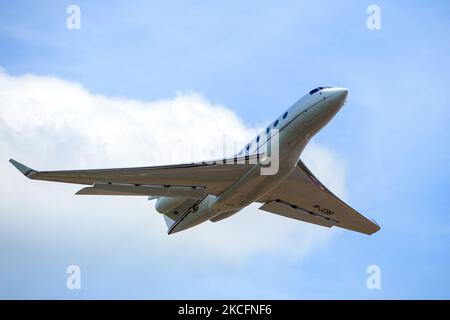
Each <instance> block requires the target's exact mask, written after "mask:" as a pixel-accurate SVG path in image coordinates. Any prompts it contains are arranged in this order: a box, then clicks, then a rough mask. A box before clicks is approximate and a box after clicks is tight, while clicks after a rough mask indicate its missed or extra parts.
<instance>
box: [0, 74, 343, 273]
mask: <svg viewBox="0 0 450 320" xmlns="http://www.w3.org/2000/svg"><path fill="white" fill-rule="evenodd" d="M253 133H254V129H252V128H246V127H245V125H244V124H243V123H242V122H241V121H240V120H239V119H238V117H237V116H236V114H235V113H234V112H233V111H231V110H230V109H228V108H226V107H224V106H222V105H220V104H216V103H212V102H210V101H209V100H208V99H207V98H206V97H205V96H203V95H201V94H198V93H193V92H188V93H180V94H178V95H176V96H175V97H173V98H170V99H164V100H157V101H148V102H146V101H138V100H132V99H126V98H117V97H107V96H103V95H95V94H92V93H90V92H89V91H88V90H86V89H85V88H84V87H82V86H81V85H80V84H77V83H73V82H69V81H65V80H62V79H58V78H55V77H45V76H36V75H24V76H18V77H15V76H11V75H9V74H7V73H6V72H4V71H3V72H0V139H1V140H0V154H1V156H2V157H1V159H3V160H2V161H1V163H0V174H1V176H2V177H3V178H2V185H1V188H0V195H1V199H2V202H1V204H0V206H1V207H0V221H1V222H0V229H1V232H2V233H3V234H4V236H3V237H7V240H8V242H9V243H10V244H11V243H18V242H20V241H22V240H23V239H31V240H32V241H30V243H29V246H40V248H41V249H42V247H45V246H46V245H48V246H50V247H51V248H53V249H54V250H56V251H57V250H59V249H57V247H56V245H55V243H54V242H55V241H57V242H58V243H59V245H61V246H65V247H69V248H73V247H77V246H78V247H79V248H78V249H79V250H83V252H84V253H83V254H84V256H89V257H91V256H92V257H97V258H98V257H99V256H101V257H102V259H103V260H102V261H107V260H108V259H110V260H114V259H116V258H117V257H118V256H120V255H121V254H122V253H123V251H122V250H128V249H129V247H132V248H133V249H134V250H137V251H138V252H140V254H149V253H150V252H151V254H152V255H154V254H157V255H158V256H159V257H162V258H163V259H165V261H170V260H171V259H176V258H175V257H174V254H173V253H174V252H175V253H176V255H177V257H179V256H183V257H189V258H190V259H191V258H192V257H197V258H195V259H194V260H195V261H192V260H190V261H189V264H195V263H209V262H208V261H211V259H213V260H220V261H222V262H228V263H230V264H231V265H235V266H239V265H241V262H242V261H246V260H247V259H248V258H250V257H252V256H254V255H261V254H263V255H273V256H277V257H281V258H284V259H301V258H303V257H304V256H305V255H307V254H308V253H309V252H310V251H311V250H315V249H319V248H321V247H322V246H323V245H324V244H326V243H327V240H328V239H329V237H330V236H331V235H332V233H333V231H332V230H329V229H325V228H321V227H316V226H312V225H308V224H304V223H302V222H298V221H294V220H290V219H286V218H282V217H279V216H275V215H271V214H267V213H262V212H261V211H259V210H257V206H256V205H252V206H250V207H249V208H246V209H245V210H243V211H242V212H240V213H239V214H237V215H235V216H233V217H232V218H230V219H227V220H225V221H223V222H219V223H215V224H212V223H209V222H208V223H205V224H203V225H201V226H199V227H196V228H195V229H191V230H187V231H185V232H182V233H179V234H175V235H172V236H167V235H166V230H165V225H164V223H163V219H162V217H160V215H159V214H158V213H156V211H155V210H154V208H153V205H154V203H153V202H152V203H148V202H147V200H146V199H145V198H144V197H136V198H112V197H76V196H73V193H74V192H75V191H77V190H78V188H79V187H77V186H76V185H75V186H74V185H64V184H53V183H47V182H37V181H29V180H27V179H25V178H24V177H23V176H21V175H20V174H19V173H18V172H16V171H15V169H14V168H13V167H12V166H10V164H9V163H8V162H7V160H8V159H9V158H10V157H13V158H16V159H18V160H19V161H23V162H24V163H25V164H27V165H30V166H31V167H35V168H36V169H68V168H87V167H90V168H92V167H110V166H113V167H118V166H139V165H153V164H162V163H167V164H168V163H180V162H186V161H192V160H193V158H194V159H195V160H200V159H211V158H215V157H217V156H218V155H219V156H221V155H222V154H221V152H222V144H223V139H224V138H225V139H226V140H227V141H228V145H229V146H230V145H231V143H230V141H234V142H236V145H237V147H240V146H241V145H243V144H244V143H245V142H246V141H247V140H248V139H249V138H250V136H251V135H252V134H253ZM211 150H215V154H213V153H211ZM229 152H232V150H229ZM304 159H305V162H306V163H307V164H308V165H309V166H310V167H311V169H312V171H313V172H314V173H315V174H316V175H317V176H318V177H319V178H320V179H321V180H322V181H323V182H324V183H325V184H326V185H327V186H329V187H330V189H332V190H333V191H335V192H336V193H337V194H339V195H341V196H345V195H346V191H345V166H344V164H343V162H342V161H340V160H339V159H338V158H337V157H336V156H335V155H334V154H333V153H332V152H331V151H330V150H328V149H327V148H325V147H323V146H319V145H317V144H314V143H313V144H311V145H310V146H309V147H308V148H307V150H306V151H305V155H304ZM19 239H21V240H19ZM35 241H37V242H38V243H36V242H35ZM111 246H114V248H116V250H111V249H109V250H108V249H106V248H111ZM128 246H129V247H128ZM137 259H138V258H137ZM196 259H198V260H196Z"/></svg>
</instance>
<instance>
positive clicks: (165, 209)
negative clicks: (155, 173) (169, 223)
mask: <svg viewBox="0 0 450 320" xmlns="http://www.w3.org/2000/svg"><path fill="white" fill-rule="evenodd" d="M185 201H186V198H176V197H158V200H157V202H156V205H155V209H156V211H158V212H159V213H170V212H172V211H173V210H175V209H176V208H178V207H180V206H181V205H182V204H183V203H184V202H185Z"/></svg>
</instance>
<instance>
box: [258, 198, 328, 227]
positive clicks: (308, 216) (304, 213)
mask: <svg viewBox="0 0 450 320" xmlns="http://www.w3.org/2000/svg"><path fill="white" fill-rule="evenodd" d="M259 209H261V210H264V211H267V212H270V213H275V214H278V215H280V216H284V217H288V218H291V219H296V220H301V221H304V222H308V223H312V224H317V225H320V226H323V227H328V228H330V227H332V226H333V223H332V222H331V221H330V220H329V218H326V217H322V216H321V215H318V214H315V213H314V212H311V211H308V210H305V209H302V208H299V207H297V206H295V205H291V204H289V203H286V202H283V201H280V200H279V201H269V202H266V203H265V204H264V205H262V206H261V207H260V208H259Z"/></svg>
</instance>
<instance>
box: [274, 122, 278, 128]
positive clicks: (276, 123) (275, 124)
mask: <svg viewBox="0 0 450 320" xmlns="http://www.w3.org/2000/svg"><path fill="white" fill-rule="evenodd" d="M277 125H278V120H277V121H275V123H274V124H273V127H274V128H275V127H276V126H277Z"/></svg>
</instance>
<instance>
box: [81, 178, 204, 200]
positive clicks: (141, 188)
mask: <svg viewBox="0 0 450 320" xmlns="http://www.w3.org/2000/svg"><path fill="white" fill-rule="evenodd" d="M76 194H78V195H92V194H94V195H99V194H104V195H105V194H107V195H113V194H114V195H135V196H150V195H152V196H158V197H160V196H165V197H179V198H188V199H200V198H203V197H204V196H205V188H204V187H182V186H157V185H132V184H123V183H103V182H96V183H94V185H93V186H92V187H89V188H84V189H81V190H80V191H78V192H77V193H76Z"/></svg>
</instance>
